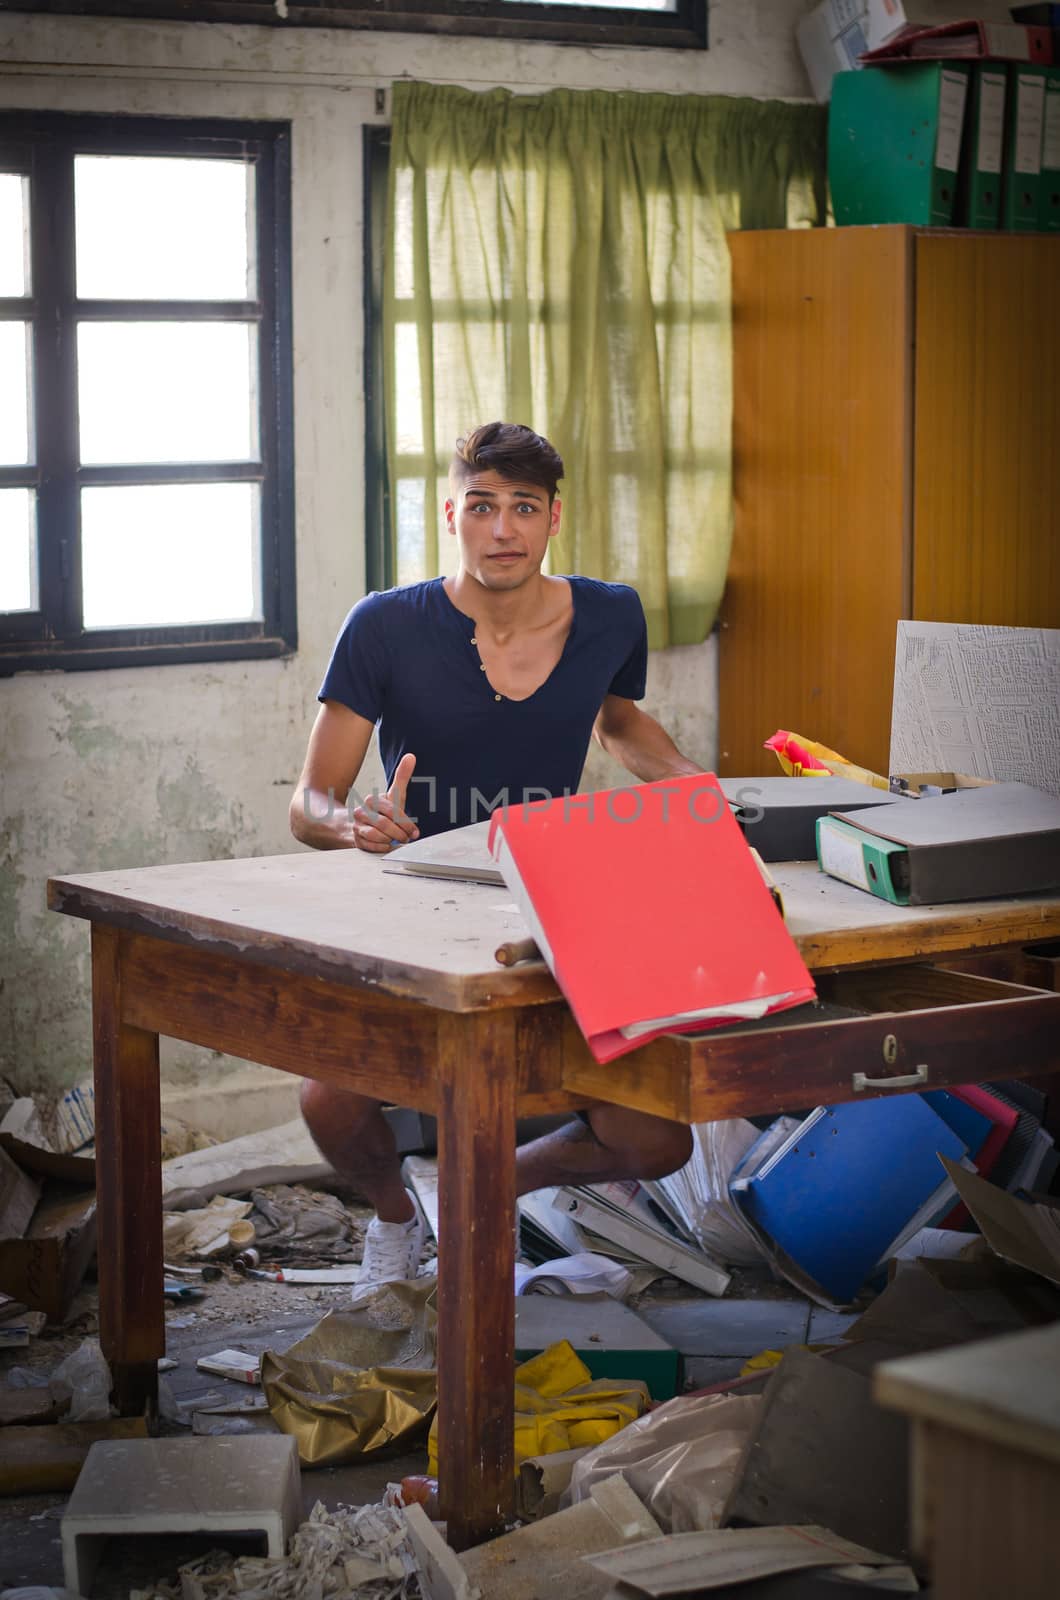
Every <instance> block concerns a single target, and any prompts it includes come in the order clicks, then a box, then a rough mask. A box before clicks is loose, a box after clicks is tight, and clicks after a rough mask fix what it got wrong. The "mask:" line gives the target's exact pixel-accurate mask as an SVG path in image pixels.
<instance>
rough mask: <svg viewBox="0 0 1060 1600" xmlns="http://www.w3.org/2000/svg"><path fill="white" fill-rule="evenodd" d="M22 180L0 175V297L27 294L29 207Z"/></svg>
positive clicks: (18, 177) (3, 173)
mask: <svg viewBox="0 0 1060 1600" xmlns="http://www.w3.org/2000/svg"><path fill="white" fill-rule="evenodd" d="M28 188H29V185H28V184H27V183H26V180H25V178H23V177H22V176H21V174H20V173H17V172H0V296H3V297H7V296H10V297H11V298H13V299H17V298H18V297H19V296H21V295H24V294H28V293H29V215H28V213H29V205H28Z"/></svg>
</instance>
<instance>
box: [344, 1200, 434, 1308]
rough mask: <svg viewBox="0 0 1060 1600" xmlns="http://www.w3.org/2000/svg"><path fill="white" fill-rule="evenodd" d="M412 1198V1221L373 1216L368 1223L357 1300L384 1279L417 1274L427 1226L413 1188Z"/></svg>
mask: <svg viewBox="0 0 1060 1600" xmlns="http://www.w3.org/2000/svg"><path fill="white" fill-rule="evenodd" d="M409 1198H410V1199H411V1201H412V1204H413V1206H414V1208H415V1209H414V1212H413V1215H412V1216H411V1217H410V1218H409V1220H408V1222H381V1221H380V1220H379V1218H378V1217H373V1218H372V1220H371V1222H370V1223H369V1224H368V1229H367V1232H366V1233H365V1236H364V1255H363V1257H362V1260H361V1271H360V1275H359V1276H358V1279H357V1282H356V1284H355V1285H354V1290H353V1299H354V1300H355V1301H356V1300H360V1299H361V1298H362V1297H363V1296H364V1294H365V1293H366V1292H367V1291H369V1290H370V1289H375V1288H377V1287H378V1286H379V1285H380V1284H381V1283H400V1282H402V1281H404V1280H406V1279H409V1278H414V1277H415V1276H416V1268H417V1267H418V1266H419V1264H420V1253H421V1251H422V1249H423V1236H424V1233H425V1231H426V1230H425V1224H424V1220H423V1213H422V1212H421V1210H420V1208H419V1204H418V1202H417V1200H416V1197H415V1195H413V1194H412V1193H411V1191H410V1192H409Z"/></svg>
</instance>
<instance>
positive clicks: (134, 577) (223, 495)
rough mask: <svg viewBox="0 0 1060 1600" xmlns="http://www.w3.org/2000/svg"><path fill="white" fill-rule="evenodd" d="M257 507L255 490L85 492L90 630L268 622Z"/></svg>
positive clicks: (157, 487)
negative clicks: (264, 609) (263, 616)
mask: <svg viewBox="0 0 1060 1600" xmlns="http://www.w3.org/2000/svg"><path fill="white" fill-rule="evenodd" d="M258 503H259V490H258V486H257V485H256V484H251V483H181V484H149V485H144V484H137V485H129V486H122V487H121V488H117V487H114V488H100V489H83V490H82V491H81V575H82V591H83V608H84V624H85V627H86V628H136V627H167V626H169V627H176V626H179V625H180V624H181V623H206V622H249V621H253V620H260V618H261V578H260V571H261V562H260V537H259V531H258V528H259V519H258Z"/></svg>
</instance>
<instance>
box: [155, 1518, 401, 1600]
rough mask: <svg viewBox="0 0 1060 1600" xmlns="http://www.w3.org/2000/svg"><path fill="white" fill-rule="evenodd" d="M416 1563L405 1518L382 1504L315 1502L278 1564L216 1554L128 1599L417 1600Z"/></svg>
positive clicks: (197, 1561) (204, 1557)
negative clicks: (322, 1599) (310, 1599)
mask: <svg viewBox="0 0 1060 1600" xmlns="http://www.w3.org/2000/svg"><path fill="white" fill-rule="evenodd" d="M417 1567H418V1562H417V1560H416V1557H415V1555H414V1553H413V1550H412V1546H411V1543H410V1541H409V1534H408V1526H407V1523H406V1519H405V1514H404V1512H403V1511H401V1510H400V1509H399V1508H397V1507H396V1506H393V1505H387V1504H385V1503H381V1504H378V1505H365V1506H357V1507H348V1506H340V1507H338V1508H336V1509H335V1510H333V1511H329V1510H327V1509H326V1508H325V1506H324V1505H323V1504H322V1503H321V1502H320V1501H319V1500H318V1501H317V1503H316V1505H314V1507H313V1509H312V1511H311V1512H310V1514H309V1517H308V1519H307V1520H306V1521H305V1522H303V1523H302V1524H301V1526H300V1527H299V1528H298V1530H297V1531H296V1532H295V1534H294V1536H293V1537H292V1539H291V1543H290V1549H289V1551H288V1554H287V1555H286V1556H285V1557H283V1558H282V1559H280V1560H271V1559H268V1558H258V1557H247V1556H242V1557H238V1558H237V1557H232V1556H229V1555H226V1554H223V1553H220V1552H215V1553H213V1554H210V1555H206V1556H202V1557H200V1558H199V1559H198V1560H196V1561H192V1562H189V1563H188V1564H187V1565H186V1566H183V1567H181V1569H180V1573H179V1579H178V1581H177V1582H176V1583H165V1584H157V1585H154V1586H152V1587H151V1588H149V1589H135V1590H133V1592H132V1594H131V1595H130V1597H129V1600H237V1597H245V1596H247V1595H249V1594H253V1595H256V1596H261V1597H263V1600H264V1597H267V1600H306V1597H307V1596H310V1595H321V1596H323V1595H356V1594H364V1595H370V1596H371V1597H372V1600H419V1595H420V1587H419V1584H418V1581H417V1576H416V1574H417Z"/></svg>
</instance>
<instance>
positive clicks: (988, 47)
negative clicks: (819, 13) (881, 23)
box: [858, 20, 1053, 67]
mask: <svg viewBox="0 0 1060 1600" xmlns="http://www.w3.org/2000/svg"><path fill="white" fill-rule="evenodd" d="M858 59H859V60H860V61H864V62H866V63H867V64H869V65H872V66H875V65H878V64H882V65H883V66H887V67H890V66H897V65H900V64H901V63H902V62H904V61H951V60H964V61H988V60H989V61H1028V62H1032V63H1033V64H1034V65H1035V66H1038V67H1047V66H1049V64H1050V62H1051V61H1052V59H1053V35H1052V29H1051V28H1036V27H1027V26H1025V25H1024V24H1022V23H1016V22H980V21H977V20H972V21H968V22H944V23H940V24H939V25H938V26H937V27H933V28H919V27H917V26H916V25H915V23H910V24H909V25H908V26H907V27H905V28H903V29H902V30H901V32H899V33H896V34H894V35H893V36H892V37H891V38H890V39H888V40H887V41H886V43H885V44H880V45H877V46H876V48H875V50H865V51H863V52H862V54H861V55H860V56H859V58H858Z"/></svg>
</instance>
